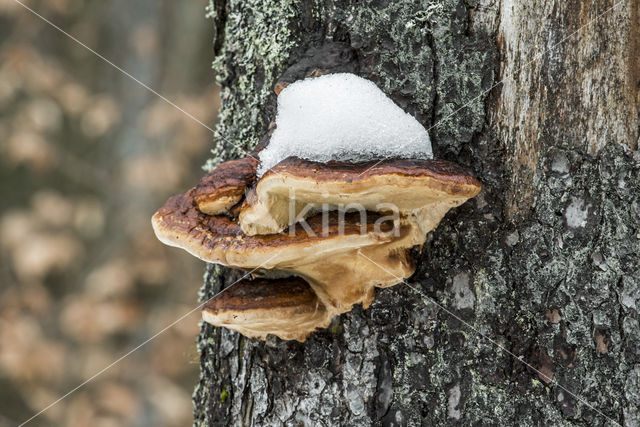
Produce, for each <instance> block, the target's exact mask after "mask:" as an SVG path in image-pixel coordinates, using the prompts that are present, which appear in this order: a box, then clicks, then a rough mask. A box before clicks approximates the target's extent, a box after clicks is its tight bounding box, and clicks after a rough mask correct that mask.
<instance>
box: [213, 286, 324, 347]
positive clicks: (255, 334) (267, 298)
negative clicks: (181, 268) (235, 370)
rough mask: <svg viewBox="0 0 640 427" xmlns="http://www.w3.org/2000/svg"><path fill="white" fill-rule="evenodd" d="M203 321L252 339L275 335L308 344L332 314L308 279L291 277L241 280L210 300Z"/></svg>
mask: <svg viewBox="0 0 640 427" xmlns="http://www.w3.org/2000/svg"><path fill="white" fill-rule="evenodd" d="M202 318H203V320H204V321H205V322H207V323H210V324H212V325H214V326H224V327H225V328H228V329H232V330H234V331H237V332H240V333H241V334H243V335H245V336H247V337H250V338H261V339H265V338H266V337H267V335H269V334H273V335H276V336H278V337H280V338H282V339H285V340H298V341H304V340H305V339H306V338H307V337H308V336H309V334H310V333H311V332H313V331H314V330H316V329H318V328H325V327H327V326H328V325H329V323H330V322H331V318H332V315H331V313H329V312H328V311H327V310H326V309H325V306H324V305H323V304H322V302H321V301H320V300H319V299H318V297H317V295H316V293H315V292H314V291H313V289H312V288H311V286H309V284H308V283H307V282H306V281H305V280H303V279H301V278H299V277H288V278H282V279H253V280H241V281H239V282H237V283H235V284H233V285H232V286H230V287H229V288H226V289H225V290H223V291H222V292H220V293H219V294H218V295H216V296H215V297H214V298H212V299H211V300H209V301H208V302H207V303H206V304H205V306H204V308H203V312H202Z"/></svg>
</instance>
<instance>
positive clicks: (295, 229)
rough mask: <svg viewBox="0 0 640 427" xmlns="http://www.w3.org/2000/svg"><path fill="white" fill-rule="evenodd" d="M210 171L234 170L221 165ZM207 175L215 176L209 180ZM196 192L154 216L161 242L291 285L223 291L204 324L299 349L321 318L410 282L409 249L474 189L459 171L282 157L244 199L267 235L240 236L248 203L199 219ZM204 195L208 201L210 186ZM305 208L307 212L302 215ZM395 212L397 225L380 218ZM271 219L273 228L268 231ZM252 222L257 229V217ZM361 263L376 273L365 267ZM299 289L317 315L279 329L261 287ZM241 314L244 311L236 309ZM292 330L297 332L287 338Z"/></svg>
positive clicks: (442, 165)
mask: <svg viewBox="0 0 640 427" xmlns="http://www.w3.org/2000/svg"><path fill="white" fill-rule="evenodd" d="M219 168H222V170H223V171H227V170H232V169H234V168H230V167H229V165H227V164H226V163H225V164H222V165H220V166H219ZM236 170H237V169H236ZM225 173H226V172H225ZM215 175H216V171H215V170H214V171H213V172H212V173H211V174H210V175H209V176H215ZM199 188H200V192H199V193H198V187H196V188H192V189H191V190H189V191H187V192H186V193H184V194H181V195H177V196H174V197H172V198H170V199H169V200H168V201H167V202H166V203H165V204H164V206H163V207H162V208H160V209H159V210H158V212H156V213H155V215H154V216H153V219H152V223H153V228H154V230H155V232H156V235H157V236H158V238H159V239H160V240H161V241H162V242H163V243H166V244H168V245H171V246H177V247H180V248H183V249H185V250H187V251H188V252H189V253H191V254H193V255H195V256H197V257H198V258H200V259H202V260H205V261H208V262H213V263H217V264H222V265H226V266H229V267H235V268H241V269H245V270H256V271H254V275H256V276H260V275H261V274H263V273H264V272H265V271H270V272H272V271H275V272H277V275H278V276H291V278H286V277H284V278H278V279H262V281H260V282H256V283H258V284H259V285H260V287H254V288H250V287H249V286H250V285H249V284H250V283H251V282H248V281H243V282H240V283H242V285H240V284H237V286H236V285H234V289H235V290H234V291H225V292H224V293H223V294H221V296H220V297H216V298H214V299H213V300H212V301H213V302H211V304H209V305H208V306H207V307H208V308H207V309H206V310H205V315H204V319H205V320H206V321H207V322H209V323H212V324H215V325H219V326H226V327H229V328H230V329H234V330H236V331H238V332H241V333H243V334H245V335H247V336H251V337H261V338H264V336H265V335H266V334H267V333H272V334H274V335H277V336H279V337H281V338H284V339H298V340H304V339H305V338H306V336H308V334H309V333H311V332H313V331H314V330H315V329H316V328H318V327H325V326H326V324H327V323H328V320H327V319H330V318H331V317H333V316H334V315H336V314H340V313H344V312H346V311H349V310H350V309H351V308H352V307H353V305H354V304H362V305H363V306H364V307H365V308H366V307H368V306H369V305H370V304H371V302H372V300H373V296H374V288H375V287H387V286H392V285H395V284H396V283H398V281H399V280H398V278H407V277H409V276H410V275H411V274H413V271H414V268H415V266H414V262H413V260H412V259H411V257H410V256H409V250H410V249H411V248H412V247H414V246H416V245H422V244H423V243H424V241H425V238H426V233H427V232H428V231H430V230H432V229H434V228H435V227H436V226H437V224H438V222H439V221H440V219H441V218H442V217H443V216H444V215H445V213H446V212H447V211H448V210H449V209H450V208H452V207H455V206H458V205H460V204H462V203H463V202H464V201H465V200H467V199H468V198H470V197H473V196H475V195H476V194H477V193H478V191H479V190H480V184H479V183H478V181H477V180H475V179H474V178H472V177H471V176H469V175H467V174H465V173H464V172H463V171H462V170H461V169H460V168H459V167H457V166H455V165H453V164H450V163H447V162H442V161H433V160H408V159H405V160H386V161H384V162H381V163H380V164H378V165H374V164H372V163H344V162H332V163H328V164H322V163H315V162H309V161H303V160H300V159H296V158H290V159H286V160H285V161H283V162H281V164H279V165H278V166H276V167H275V168H274V170H273V171H272V172H268V173H266V174H265V175H264V176H263V177H262V178H261V179H260V180H259V181H258V182H257V185H256V187H255V189H253V190H250V191H249V194H253V195H254V196H255V197H257V199H256V200H257V201H256V202H255V203H257V204H259V205H260V206H261V209H262V210H263V212H264V218H266V219H267V221H266V222H265V224H267V225H269V227H271V228H268V227H266V226H265V227H262V226H261V227H252V229H251V230H252V231H254V232H253V233H252V234H247V233H245V231H243V227H242V226H241V223H242V218H244V219H245V220H246V218H247V216H248V215H247V212H255V208H254V207H255V206H256V204H253V205H252V204H250V203H248V202H247V200H248V199H247V200H245V202H244V203H243V204H242V207H241V208H240V218H241V220H240V222H239V221H238V220H236V219H235V218H232V217H229V216H227V215H209V214H206V213H204V212H202V210H203V209H202V207H201V205H200V204H199V203H198V202H197V200H198V199H196V194H199V196H200V200H202V199H206V197H207V193H206V191H204V190H203V188H206V187H199ZM210 188H212V191H214V192H215V191H217V188H219V187H215V186H211V187H210ZM290 188H293V189H295V194H296V199H290V197H291V196H290V194H289V193H288V191H287V190H288V189H290ZM297 197H299V198H297ZM211 199H213V197H212V198H211ZM356 201H359V203H360V205H359V206H361V210H359V211H358V212H345V211H344V210H341V208H349V207H350V206H351V207H353V206H355V202H356ZM291 203H293V205H294V206H297V207H302V209H300V210H297V211H296V214H297V215H298V217H297V220H298V221H301V222H300V223H296V222H295V221H293V220H292V219H291V217H289V216H287V215H288V210H287V209H288V207H289V206H290V204H291ZM307 205H308V206H310V208H309V209H306V208H304V206H307ZM394 206H395V207H397V208H396V209H397V211H398V212H397V213H398V215H397V217H394V216H392V215H388V213H389V212H388V210H389V209H392V208H393V207H394ZM318 210H321V212H318ZM305 211H306V212H307V213H309V212H310V213H313V214H305ZM376 211H379V212H376ZM283 212H285V213H283ZM301 213H302V215H300V214H301ZM273 218H278V219H279V222H275V223H274V222H273ZM254 221H257V223H258V224H260V221H261V218H257V219H254ZM274 224H276V225H277V227H275V228H274ZM263 225H264V224H263ZM255 231H257V232H255ZM359 254H362V255H364V256H359ZM367 258H368V259H370V260H372V261H374V262H375V263H377V264H378V265H380V266H381V267H382V269H378V268H372V266H371V263H370V261H369V260H368V259H367ZM302 279H304V280H302ZM302 282H304V283H307V284H308V285H307V286H309V289H311V290H312V292H313V294H314V296H315V298H316V299H314V300H313V301H314V302H313V304H315V305H316V306H317V307H318V310H322V311H321V313H322V316H321V315H320V314H318V313H320V311H318V312H317V313H316V312H314V313H316V314H314V315H313V316H310V317H304V316H306V314H305V315H304V316H303V314H302V313H308V312H309V310H308V306H305V307H307V308H305V307H303V306H304V305H305V304H307V303H304V304H302V303H301V307H300V308H299V310H300V311H299V313H300V317H295V318H292V319H291V322H289V323H287V322H286V321H284V320H283V316H284V317H286V316H288V314H287V313H289V311H290V310H294V309H293V308H291V305H289V306H287V307H289V308H287V310H289V311H287V310H281V308H279V307H280V306H278V304H276V303H274V302H273V301H284V300H283V299H282V298H280V297H278V298H280V299H278V298H276V297H275V296H274V298H275V299H272V300H269V299H268V298H265V297H264V295H266V293H267V290H266V288H268V285H269V284H273V286H274V292H276V290H277V292H276V293H277V294H278V295H281V296H282V295H283V293H286V285H287V283H289V284H291V285H293V284H297V285H296V286H297V287H292V288H291V289H292V290H295V291H296V292H301V291H300V286H301V283H302ZM250 289H254V290H255V292H254V293H252V292H249V290H250ZM240 290H242V292H240ZM258 290H259V292H258ZM227 292H229V293H228V294H227ZM224 295H226V296H224ZM258 295H262V296H260V297H258ZM274 295H275V294H274ZM292 295H293V294H292ZM231 296H233V298H234V299H233V301H234V302H233V303H231V302H230V301H231V300H230V299H229V298H231ZM243 298H245V299H246V300H247V301H245V303H243V304H245V305H242V304H240V303H239V302H238V301H240V300H242V299H243ZM293 301H296V299H295V298H293V297H292V299H291V300H290V301H289V302H288V303H287V304H294V302H293ZM316 301H317V302H316ZM240 306H243V307H246V308H243V309H242V310H240V309H239V308H238V307H240ZM225 307H226V308H225ZM249 307H250V308H249ZM214 308H215V310H214ZM238 310H239V311H238ZM279 310H280V311H279ZM212 313H216V314H215V315H213V314H212ZM260 318H261V319H262V321H259V319H260ZM302 319H304V320H302ZM291 323H295V324H296V327H295V330H296V332H295V333H293V332H292V331H291V329H290V328H291ZM257 324H259V327H258V326H256V325H257ZM283 325H284V326H283ZM285 327H286V328H285ZM283 328H284V329H283ZM287 328H288V329H287Z"/></svg>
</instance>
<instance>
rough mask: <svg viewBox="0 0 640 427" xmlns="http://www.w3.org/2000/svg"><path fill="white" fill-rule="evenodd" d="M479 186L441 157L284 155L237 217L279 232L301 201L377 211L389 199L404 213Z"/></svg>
mask: <svg viewBox="0 0 640 427" xmlns="http://www.w3.org/2000/svg"><path fill="white" fill-rule="evenodd" d="M480 189H481V185H480V183H479V182H478V180H476V179H475V178H474V177H472V176H471V175H469V174H467V173H466V172H464V171H463V170H462V169H461V168H460V167H459V166H457V165H455V164H453V163H450V162H445V161H442V160H416V159H387V160H383V161H379V162H374V161H372V162H363V163H345V162H329V163H317V162H312V161H309V160H303V159H299V158H296V157H289V158H287V159H285V160H283V161H282V162H280V163H278V164H277V165H276V166H275V167H273V168H272V169H271V170H269V171H267V172H266V173H265V174H264V176H263V177H262V178H260V180H259V181H258V183H257V186H256V188H255V197H253V198H252V200H246V201H245V203H244V205H243V207H242V209H241V212H240V216H239V220H240V225H241V227H242V229H243V230H244V232H245V233H247V234H268V233H278V232H280V231H282V230H283V229H284V228H286V227H287V226H288V225H290V224H292V223H293V222H295V221H296V220H299V219H300V218H299V217H298V214H299V213H300V210H302V209H303V207H305V206H312V207H316V208H320V207H323V206H325V207H326V206H328V207H329V209H337V208H339V206H341V205H343V206H344V205H348V204H350V203H357V204H359V205H361V206H362V207H363V208H365V209H367V210H370V211H380V210H381V209H380V205H381V204H393V205H394V206H396V207H397V209H398V210H399V211H400V212H402V213H404V214H408V213H409V212H410V211H416V210H419V209H425V208H426V207H427V206H432V207H433V205H439V206H440V207H445V206H447V209H446V210H448V209H450V208H452V207H455V206H458V205H460V204H462V203H464V201H466V200H467V199H469V198H471V197H474V196H475V195H476V194H478V192H479V191H480ZM292 198H295V202H296V203H295V204H296V206H298V207H299V209H297V210H296V211H295V212H293V211H292V210H291V208H290V204H291V203H290V201H291V199H292ZM431 210H432V211H433V209H431ZM446 210H444V212H442V215H444V214H445V213H446ZM309 211H310V212H311V213H312V212H313V210H309ZM292 213H293V214H294V215H292ZM439 213H440V212H439V211H438V214H439ZM440 218H441V216H440V217H439V218H437V221H439V220H440ZM434 219H435V217H434ZM437 221H436V224H437ZM423 228H424V227H423ZM427 228H428V227H427ZM425 229H426V228H425ZM427 231H429V230H427Z"/></svg>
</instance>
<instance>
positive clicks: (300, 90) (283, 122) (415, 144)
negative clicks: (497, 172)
mask: <svg viewBox="0 0 640 427" xmlns="http://www.w3.org/2000/svg"><path fill="white" fill-rule="evenodd" d="M276 124H277V128H276V130H275V131H274V132H273V135H272V136H271V141H270V142H269V145H268V146H267V148H265V149H264V150H262V152H260V160H261V165H260V168H259V170H258V175H259V176H262V174H264V173H265V172H266V171H267V170H269V169H271V168H272V167H273V166H275V165H276V164H277V163H279V162H280V161H282V160H284V159H286V158H287V157H289V156H297V157H300V158H303V159H307V160H312V161H316V162H328V161H329V160H342V161H356V162H357V161H366V160H373V159H381V158H389V157H403V158H418V159H430V158H432V157H433V153H432V151H431V141H430V140H429V134H428V133H427V130H426V129H425V128H424V127H423V126H422V125H421V124H420V123H418V121H417V120H416V119H414V118H413V117H412V116H411V115H409V114H408V113H405V112H404V111H403V110H402V109H401V108H400V107H398V106H397V105H396V104H395V103H394V102H393V101H392V100H391V99H390V98H388V97H387V96H386V95H385V94H384V92H382V91H381V90H380V89H378V87H377V86H376V85H375V84H374V83H373V82H371V81H369V80H367V79H363V78H362V77H358V76H356V75H355V74H349V73H341V74H328V75H324V76H321V77H316V78H312V79H305V80H301V81H297V82H295V83H292V84H290V85H289V86H287V87H286V88H285V89H284V90H283V91H282V92H280V95H279V96H278V114H277V117H276Z"/></svg>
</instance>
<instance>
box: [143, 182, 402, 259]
mask: <svg viewBox="0 0 640 427" xmlns="http://www.w3.org/2000/svg"><path fill="white" fill-rule="evenodd" d="M193 193H194V189H191V190H189V191H187V192H186V193H184V194H180V195H177V196H173V197H171V198H170V199H169V200H167V202H166V203H165V204H164V205H163V206H162V207H161V208H160V209H159V210H158V211H157V212H156V213H155V214H154V215H153V218H152V225H153V229H154V231H155V233H156V236H157V237H158V239H160V241H162V242H163V243H165V244H167V245H170V246H177V247H180V248H182V249H185V250H186V251H187V252H189V253H191V254H192V255H195V256H197V257H198V258H200V259H202V260H204V261H208V262H214V263H219V264H223V265H227V266H231V267H238V268H257V267H261V268H274V267H276V266H282V267H287V266H290V265H295V263H296V262H297V261H300V262H302V260H306V261H309V260H311V259H313V257H314V256H316V255H317V252H320V251H321V253H322V255H323V256H327V255H329V254H337V253H340V252H342V251H347V250H348V251H350V250H352V249H353V248H354V247H355V248H358V247H362V246H367V245H377V244H379V243H380V242H383V241H385V237H381V236H380V235H378V234H376V232H375V222H376V221H377V220H378V219H379V218H380V215H376V214H373V215H369V216H368V217H367V220H366V222H365V223H364V224H360V222H359V220H360V216H359V215H358V214H354V213H347V214H344V215H342V216H341V215H340V213H338V212H332V213H331V214H330V215H329V216H328V218H327V221H326V223H325V222H324V221H323V218H322V216H321V215H320V216H316V217H313V218H310V219H309V220H308V221H307V224H308V230H307V229H305V228H303V227H295V229H294V230H293V232H291V231H290V230H287V232H285V233H280V234H271V235H255V236H248V235H246V234H245V233H244V232H243V231H242V229H241V228H240V226H239V225H238V223H236V222H235V221H233V220H232V219H231V218H229V217H226V216H223V215H206V214H204V213H202V212H201V211H200V210H199V209H198V206H197V204H196V203H195V200H194V196H193ZM390 227H392V225H391V224H388V223H385V224H383V227H382V228H381V229H380V231H382V232H388V231H389V228H390ZM386 240H389V238H388V237H387V238H386Z"/></svg>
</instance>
